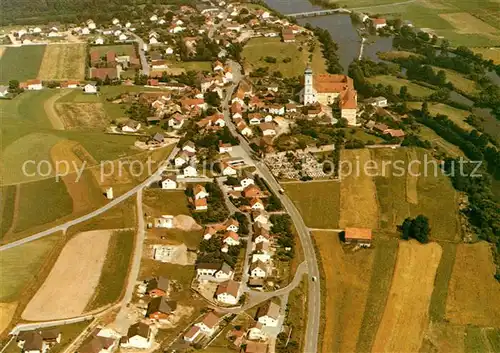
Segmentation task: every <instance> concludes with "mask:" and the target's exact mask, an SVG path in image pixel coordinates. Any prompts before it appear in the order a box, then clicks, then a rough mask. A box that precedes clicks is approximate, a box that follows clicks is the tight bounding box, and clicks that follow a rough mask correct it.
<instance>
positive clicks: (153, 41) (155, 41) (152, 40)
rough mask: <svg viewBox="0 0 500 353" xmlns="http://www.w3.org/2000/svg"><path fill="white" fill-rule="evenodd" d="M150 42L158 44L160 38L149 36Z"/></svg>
mask: <svg viewBox="0 0 500 353" xmlns="http://www.w3.org/2000/svg"><path fill="white" fill-rule="evenodd" d="M149 44H158V39H156V38H155V37H151V38H149Z"/></svg>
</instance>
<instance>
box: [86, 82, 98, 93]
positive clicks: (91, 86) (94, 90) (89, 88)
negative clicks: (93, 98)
mask: <svg viewBox="0 0 500 353" xmlns="http://www.w3.org/2000/svg"><path fill="white" fill-rule="evenodd" d="M83 92H84V93H87V94H96V93H97V86H96V85H95V83H94V82H89V83H87V84H86V85H85V86H83Z"/></svg>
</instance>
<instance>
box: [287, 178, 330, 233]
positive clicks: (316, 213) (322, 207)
mask: <svg viewBox="0 0 500 353" xmlns="http://www.w3.org/2000/svg"><path fill="white" fill-rule="evenodd" d="M283 187H284V189H285V190H286V193H287V195H288V196H289V197H290V199H291V200H292V201H293V202H294V204H295V206H296V207H297V208H298V209H299V211H300V213H301V214H302V217H303V218H304V222H305V223H306V225H307V226H308V227H311V228H325V229H329V228H332V229H336V228H338V227H339V217H340V183H339V182H335V181H325V182H309V183H304V182H300V183H290V184H283Z"/></svg>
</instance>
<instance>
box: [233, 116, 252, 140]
mask: <svg viewBox="0 0 500 353" xmlns="http://www.w3.org/2000/svg"><path fill="white" fill-rule="evenodd" d="M236 128H237V129H238V131H239V132H240V134H242V135H243V136H245V137H251V136H252V135H253V131H252V129H250V128H249V127H248V126H247V124H246V123H245V122H244V121H243V120H242V121H240V122H239V123H238V124H236Z"/></svg>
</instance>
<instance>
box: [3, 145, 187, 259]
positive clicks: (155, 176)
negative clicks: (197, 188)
mask: <svg viewBox="0 0 500 353" xmlns="http://www.w3.org/2000/svg"><path fill="white" fill-rule="evenodd" d="M178 151H179V149H178V148H177V147H176V148H174V149H173V150H172V152H171V153H170V156H168V158H167V159H166V161H168V160H170V159H171V158H172V156H175V155H176V154H177V152H178ZM165 169H167V166H166V164H165V165H162V166H160V167H159V168H158V170H157V171H156V172H155V173H154V174H152V175H151V176H150V177H149V178H147V179H146V180H144V181H143V182H142V183H140V184H139V185H137V186H136V187H134V188H133V189H131V190H129V191H127V192H126V193H125V194H123V195H121V196H118V197H117V198H116V199H114V200H112V201H110V202H109V203H108V204H106V205H105V206H103V207H101V208H99V209H97V210H95V211H93V212H91V213H88V214H86V215H85V216H82V217H79V218H76V219H73V220H71V221H68V222H66V223H64V224H61V225H58V226H56V227H53V228H50V229H47V230H44V231H43V232H40V233H37V234H33V235H31V236H29V237H26V238H23V239H19V240H16V241H14V242H12V243H9V244H5V245H2V246H0V251H4V250H8V249H11V248H15V247H16V246H20V245H23V244H26V243H29V242H32V241H34V240H37V239H40V238H43V237H46V236H48V235H50V234H53V233H55V232H58V231H66V230H67V229H68V228H69V227H71V226H74V225H76V224H79V223H82V222H85V221H87V220H89V219H91V218H94V217H95V216H98V215H100V214H102V213H104V212H106V211H108V210H109V209H110V208H112V207H114V206H116V205H118V204H119V203H121V202H123V201H125V200H126V199H128V198H129V197H130V196H132V195H135V194H136V193H137V192H138V191H139V190H142V189H143V188H144V187H146V186H148V185H150V184H151V183H152V182H154V181H155V180H157V179H158V178H159V177H160V175H161V174H162V173H163V171H164V170H165Z"/></svg>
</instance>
